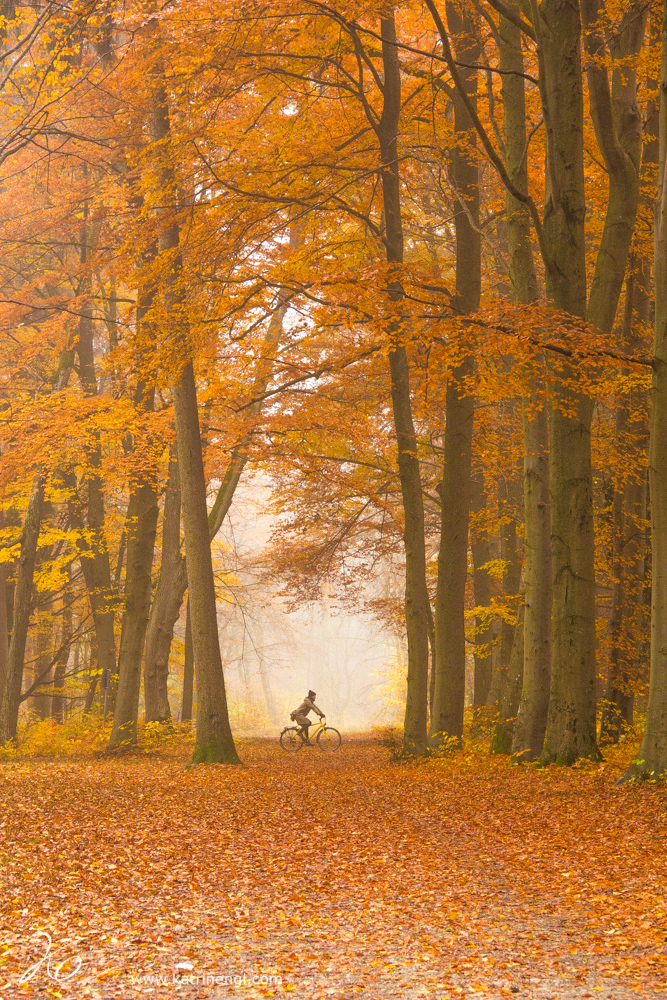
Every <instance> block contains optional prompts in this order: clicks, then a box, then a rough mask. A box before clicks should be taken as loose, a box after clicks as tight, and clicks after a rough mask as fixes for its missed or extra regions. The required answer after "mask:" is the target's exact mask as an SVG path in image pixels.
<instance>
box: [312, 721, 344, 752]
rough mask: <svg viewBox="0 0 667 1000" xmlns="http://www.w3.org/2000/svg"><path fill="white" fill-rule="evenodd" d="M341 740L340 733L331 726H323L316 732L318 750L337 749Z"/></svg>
mask: <svg viewBox="0 0 667 1000" xmlns="http://www.w3.org/2000/svg"><path fill="white" fill-rule="evenodd" d="M341 742H342V741H341V735H340V733H339V732H338V730H337V729H334V728H333V726H325V727H324V729H321V730H320V731H319V733H318V734H317V745H318V747H319V748H320V750H337V749H338V747H339V746H340V745H341Z"/></svg>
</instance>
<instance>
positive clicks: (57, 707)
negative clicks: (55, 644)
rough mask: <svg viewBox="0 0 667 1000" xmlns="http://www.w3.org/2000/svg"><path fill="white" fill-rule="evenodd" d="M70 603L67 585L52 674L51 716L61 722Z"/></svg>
mask: <svg viewBox="0 0 667 1000" xmlns="http://www.w3.org/2000/svg"><path fill="white" fill-rule="evenodd" d="M68 580H69V571H68ZM72 603H73V597H72V591H71V590H70V587H69V586H68V587H66V588H65V590H64V592H63V607H62V630H61V641H60V645H61V646H62V649H61V651H60V656H59V657H58V660H57V662H56V668H55V671H54V674H53V697H52V698H51V718H52V719H54V721H55V722H63V721H64V719H65V699H64V697H63V690H64V687H65V674H66V672H67V663H68V661H69V654H70V650H71V645H70V636H71V635H72Z"/></svg>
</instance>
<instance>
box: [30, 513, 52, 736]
mask: <svg viewBox="0 0 667 1000" xmlns="http://www.w3.org/2000/svg"><path fill="white" fill-rule="evenodd" d="M45 506H46V505H45ZM47 518H48V515H47ZM47 518H45V520H47ZM37 561H38V563H39V562H41V559H40V555H39V553H38V554H37ZM45 598H46V599H45V600H44V602H43V605H42V607H41V609H40V612H39V613H38V614H37V615H36V616H35V617H36V618H37V623H36V625H35V627H34V628H33V633H36V635H34V638H33V645H34V650H35V653H36V656H35V666H34V670H33V675H34V677H33V683H34V681H36V680H37V679H38V678H41V681H40V684H39V687H38V688H37V690H36V691H35V692H34V694H33V696H32V707H33V711H34V713H35V715H36V716H37V718H38V719H48V718H50V716H51V696H50V694H49V693H47V692H46V691H42V690H41V689H42V687H47V688H48V687H50V685H51V670H50V668H49V664H50V663H51V659H52V655H53V629H52V625H53V602H52V600H51V596H50V595H49V594H47V595H45ZM45 670H48V673H46V674H44V671H45ZM42 674H44V676H43V677H42Z"/></svg>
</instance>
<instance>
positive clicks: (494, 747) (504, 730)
mask: <svg viewBox="0 0 667 1000" xmlns="http://www.w3.org/2000/svg"><path fill="white" fill-rule="evenodd" d="M524 614H525V605H523V604H522V605H521V607H520V608H519V613H518V615H517V622H516V626H515V628H514V637H513V642H512V651H511V655H510V659H509V663H508V666H507V681H506V683H505V686H504V688H503V693H502V698H501V700H500V705H499V706H498V722H497V723H496V727H495V730H494V732H493V737H492V738H491V753H492V754H496V753H502V754H506V753H511V752H512V741H513V736H514V726H515V723H516V714H517V711H518V708H519V700H520V698H521V690H522V686H523V661H524V650H523V628H524V625H523V622H524Z"/></svg>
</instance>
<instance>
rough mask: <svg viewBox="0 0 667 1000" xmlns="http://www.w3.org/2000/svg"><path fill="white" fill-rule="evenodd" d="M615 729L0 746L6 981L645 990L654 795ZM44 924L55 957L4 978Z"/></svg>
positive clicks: (369, 992) (660, 910) (1, 983)
mask: <svg viewBox="0 0 667 1000" xmlns="http://www.w3.org/2000/svg"><path fill="white" fill-rule="evenodd" d="M632 750H633V748H632V747H627V748H626V749H625V751H624V752H618V753H617V754H616V757H615V758H614V759H613V760H612V762H611V763H609V764H607V765H602V766H601V767H597V766H588V767H585V768H582V769H580V770H559V769H555V768H550V769H548V770H546V771H539V770H536V769H534V768H530V767H524V768H518V767H509V766H508V764H507V759H506V758H495V759H492V760H490V759H489V758H488V757H485V756H484V755H483V754H482V753H481V751H479V752H477V753H475V752H472V753H470V754H468V755H466V756H458V757H453V758H450V759H448V760H445V761H442V762H437V763H429V764H427V765H420V766H416V765H410V766H406V765H404V764H396V763H392V762H391V761H390V760H389V759H388V757H387V755H386V753H385V752H384V751H383V750H382V749H381V748H380V747H379V746H378V745H377V744H375V743H373V742H371V741H369V740H362V739H357V740H349V739H348V740H347V741H346V742H345V743H344V744H343V746H342V747H341V749H340V750H339V751H338V752H337V753H335V754H332V755H328V754H323V753H321V752H320V751H319V750H317V749H313V750H302V751H301V752H300V753H299V754H298V755H295V756H291V755H288V754H285V753H284V752H282V751H281V750H280V747H279V746H278V744H277V742H276V741H260V740H257V741H253V742H249V743H245V744H243V745H242V746H241V753H242V756H243V759H244V762H245V765H246V766H245V767H243V768H225V767H221V766H213V767H199V768H196V769H194V770H192V771H184V769H183V765H184V763H185V760H184V759H183V757H182V756H181V757H179V756H173V757H152V758H148V759H141V758H127V759H124V760H108V759H105V760H101V761H78V762H71V761H67V762H62V761H33V762H29V763H27V762H23V763H21V762H12V763H6V764H3V765H0V779H1V785H0V789H1V794H0V802H1V805H0V834H1V839H0V880H1V892H2V904H1V905H2V946H3V949H2V958H1V959H0V996H2V995H4V996H8V997H11V998H14V997H21V996H48V995H52V996H61V997H64V998H72V1000H82V998H88V997H91V998H92V997H100V998H105V1000H106V998H111V997H122V998H133V997H138V996H143V995H146V996H151V997H155V998H162V997H174V996H183V997H187V998H190V997H193V998H195V997H196V998H200V997H201V998H204V997H211V998H221V997H227V996H229V995H237V996H243V997H247V998H253V997H263V996H272V995H275V996H282V995H290V994H293V995H294V996H297V997H304V998H310V997H333V998H334V1000H340V998H350V1000H351V998H355V997H361V998H369V1000H370V998H372V1000H390V998H393V997H406V998H410V997H415V998H416V997H438V998H441V997H446V998H450V997H457V998H460V997H474V996H480V995H482V996H485V997H501V996H515V997H518V998H522V997H524V998H525V997H530V998H546V997H557V998H559V1000H560V998H575V997H576V998H579V997H587V996H590V997H601V998H609V997H611V998H614V1000H622V998H626V997H637V996H639V997H642V998H646V997H654V996H655V997H658V996H663V995H664V994H665V992H667V898H666V896H667V893H666V890H667V884H666V876H667V854H666V852H665V834H666V832H667V798H666V797H665V794H664V791H663V790H662V789H658V788H651V787H648V788H642V789H637V788H633V787H628V786H622V787H614V785H613V781H614V778H615V777H617V775H618V774H619V773H620V769H621V767H622V765H623V763H624V762H625V761H627V759H629V758H630V756H631V754H632ZM616 758H617V759H616ZM40 930H41V931H46V932H48V933H49V934H50V936H51V938H52V951H51V955H50V960H51V965H50V970H51V977H50V976H49V973H48V968H47V962H46V961H44V962H43V963H42V965H41V966H40V967H39V968H38V969H36V970H35V971H34V975H33V977H32V978H31V979H29V980H28V981H27V982H25V983H24V985H23V986H20V985H19V984H18V980H19V978H20V976H21V975H22V974H25V971H26V970H27V969H28V968H29V967H30V966H31V964H34V963H36V962H37V961H38V959H39V957H40V955H43V954H44V953H45V951H46V947H47V945H46V939H45V938H37V937H33V936H32V935H34V934H35V933H36V932H37V931H40ZM76 956H79V957H80V958H81V963H82V964H81V969H80V971H79V973H78V974H77V975H76V976H74V977H73V978H72V979H70V980H68V981H66V982H59V981H56V980H55V979H54V978H52V976H53V975H55V974H56V973H55V969H56V966H57V965H58V963H59V962H61V961H63V960H64V959H66V958H69V957H72V958H75V957H76ZM177 966H180V967H179V968H177ZM188 966H190V967H191V968H188ZM71 968H72V967H71V966H65V967H64V968H63V969H62V970H61V976H64V975H66V974H67V972H68V971H69V970H70V969H71ZM225 976H226V977H228V978H229V981H228V982H227V983H225V982H224V981H221V977H225ZM235 977H236V978H237V979H238V980H240V981H239V982H234V978H235ZM262 977H264V982H262V981H261V980H262ZM267 977H274V978H273V981H271V982H268V981H267ZM216 979H217V980H218V983H217V984H216ZM278 979H279V980H281V982H278V981H277V980H278ZM253 980H254V981H253ZM2 991H4V993H3V992H2Z"/></svg>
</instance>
